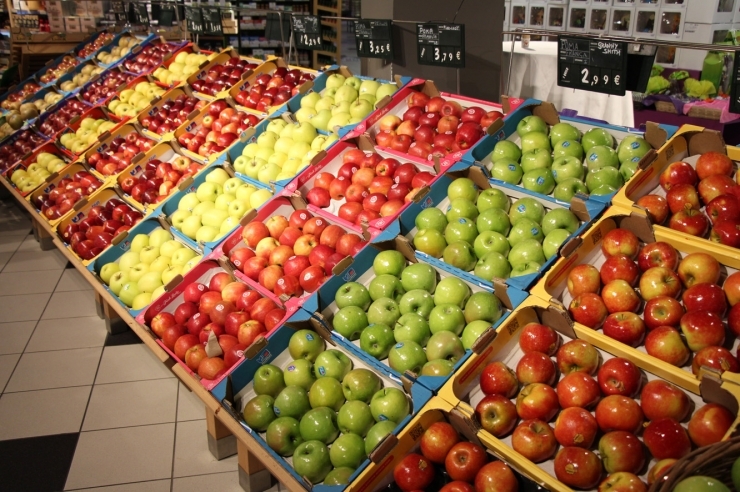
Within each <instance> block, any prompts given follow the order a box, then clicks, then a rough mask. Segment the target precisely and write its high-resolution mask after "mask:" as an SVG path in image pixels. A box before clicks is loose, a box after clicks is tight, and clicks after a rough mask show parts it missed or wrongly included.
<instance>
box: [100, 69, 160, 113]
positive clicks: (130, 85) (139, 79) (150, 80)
mask: <svg viewBox="0 0 740 492" xmlns="http://www.w3.org/2000/svg"><path fill="white" fill-rule="evenodd" d="M142 82H148V83H150V84H154V85H156V86H157V87H159V88H160V89H162V90H164V91H165V92H164V94H162V96H154V97H153V98H151V99H149V104H148V105H147V106H146V107H145V108H144V109H142V110H139V111H138V113H137V114H136V116H133V117H131V116H119V118H121V119H123V120H130V119H138V118H139V116H141V115H143V114H146V113H147V112H148V111H149V109H150V108H151V107H152V105H153V104H157V103H158V102H159V101H160V100H161V99H163V98H164V97H166V96H167V91H169V89H170V87H169V86H168V85H166V84H162V83H161V82H159V81H157V80H156V79H154V77H152V76H151V75H140V76H138V77H136V78H134V79H131V80H129V81H128V83H127V84H126V86H125V87H124V88H123V89H121V88H120V87H119V88H118V89H117V90H116V92H117V93H118V95H116V96H113V97H112V98H111V99H110V100H108V101H106V102H105V106H106V108H107V107H110V105H111V103H112V102H113V101H115V100H116V99H118V100H119V101H120V93H121V91H122V90H133V91H135V90H136V86H137V85H138V84H140V83H142ZM145 97H148V96H146V95H145ZM109 111H110V110H109ZM111 112H112V113H114V114H115V110H113V111H111Z"/></svg>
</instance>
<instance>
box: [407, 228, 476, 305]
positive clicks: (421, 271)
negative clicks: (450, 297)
mask: <svg viewBox="0 0 740 492" xmlns="http://www.w3.org/2000/svg"><path fill="white" fill-rule="evenodd" d="M461 220H462V219H461ZM401 285H402V286H403V289H404V290H405V291H406V292H408V291H410V290H414V289H423V290H425V291H427V292H429V293H430V294H433V293H434V289H435V287H437V272H435V271H434V268H432V267H431V266H429V265H427V264H426V263H414V264H412V265H409V266H407V267H406V268H404V269H403V272H401Z"/></svg>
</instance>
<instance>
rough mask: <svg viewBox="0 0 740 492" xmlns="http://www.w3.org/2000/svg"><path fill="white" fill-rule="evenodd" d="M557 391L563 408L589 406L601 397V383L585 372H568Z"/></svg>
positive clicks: (559, 383)
mask: <svg viewBox="0 0 740 492" xmlns="http://www.w3.org/2000/svg"><path fill="white" fill-rule="evenodd" d="M557 393H558V402H559V403H560V407H561V408H570V407H581V408H589V407H592V406H593V405H595V404H596V402H598V401H599V398H600V397H601V393H600V392H599V384H598V383H597V382H596V381H595V380H594V378H592V377H591V376H589V375H588V374H585V373H583V372H571V373H570V374H566V375H565V377H563V379H561V380H560V381H559V382H558V386H557Z"/></svg>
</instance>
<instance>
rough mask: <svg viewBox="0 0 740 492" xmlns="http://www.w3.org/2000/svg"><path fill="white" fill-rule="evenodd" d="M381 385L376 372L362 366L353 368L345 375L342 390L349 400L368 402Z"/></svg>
mask: <svg viewBox="0 0 740 492" xmlns="http://www.w3.org/2000/svg"><path fill="white" fill-rule="evenodd" d="M380 385H381V383H380V378H379V377H378V376H377V375H376V374H375V373H374V372H372V371H370V370H368V369H362V368H360V369H352V370H351V371H349V373H347V375H346V376H344V380H343V381H342V391H343V392H344V397H345V398H346V399H347V401H348V402H349V401H353V400H360V401H364V402H365V403H368V402H369V401H370V398H372V396H373V395H374V394H375V392H376V391H378V390H379V389H380ZM345 405H346V403H345Z"/></svg>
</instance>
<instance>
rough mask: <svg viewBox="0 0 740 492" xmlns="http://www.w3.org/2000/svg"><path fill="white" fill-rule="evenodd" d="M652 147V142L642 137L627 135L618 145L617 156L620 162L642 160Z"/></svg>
mask: <svg viewBox="0 0 740 492" xmlns="http://www.w3.org/2000/svg"><path fill="white" fill-rule="evenodd" d="M650 149H651V147H650V144H649V143H647V140H645V139H644V138H642V137H638V136H636V135H627V136H626V137H624V139H622V141H621V142H619V145H618V146H617V158H618V159H619V162H621V163H625V162H630V161H631V162H640V159H642V158H643V156H644V155H645V154H647V153H648V151H649V150H650Z"/></svg>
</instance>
